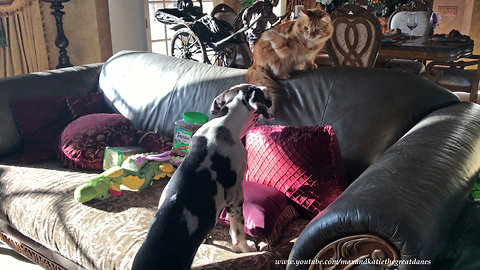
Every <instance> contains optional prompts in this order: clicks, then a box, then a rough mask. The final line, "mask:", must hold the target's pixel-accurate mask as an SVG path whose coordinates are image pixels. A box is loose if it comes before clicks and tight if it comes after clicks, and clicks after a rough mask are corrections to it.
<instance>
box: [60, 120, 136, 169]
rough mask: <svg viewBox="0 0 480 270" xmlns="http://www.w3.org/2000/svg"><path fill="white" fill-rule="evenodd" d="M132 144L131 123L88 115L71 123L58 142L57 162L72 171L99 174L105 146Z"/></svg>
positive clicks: (133, 136) (133, 139)
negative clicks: (97, 172) (59, 161)
mask: <svg viewBox="0 0 480 270" xmlns="http://www.w3.org/2000/svg"><path fill="white" fill-rule="evenodd" d="M134 142H135V129H134V128H133V125H132V122H130V120H128V119H127V118H125V117H123V116H122V115H121V114H108V113H96V114H89V115H85V116H82V117H80V118H78V119H77V120H74V121H72V122H71V123H70V124H69V125H68V126H67V127H66V128H65V129H64V130H63V132H62V134H61V136H60V139H59V158H60V160H61V161H63V163H64V165H65V166H68V167H71V168H74V169H90V170H101V169H102V164H103V154H104V152H105V148H106V147H107V146H130V145H132V144H133V143H134Z"/></svg>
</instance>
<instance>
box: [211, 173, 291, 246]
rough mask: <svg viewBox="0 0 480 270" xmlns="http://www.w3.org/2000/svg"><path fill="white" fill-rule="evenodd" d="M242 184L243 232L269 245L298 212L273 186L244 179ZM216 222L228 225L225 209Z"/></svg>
mask: <svg viewBox="0 0 480 270" xmlns="http://www.w3.org/2000/svg"><path fill="white" fill-rule="evenodd" d="M242 185H243V194H244V201H243V216H244V219H245V232H246V233H247V234H248V235H251V236H254V237H258V238H263V239H265V240H266V241H267V244H268V245H270V246H271V245H273V244H274V243H275V242H276V241H277V240H278V238H279V237H280V236H281V235H282V232H283V230H284V229H285V227H286V226H287V225H288V223H289V222H290V221H291V220H292V219H293V218H294V217H296V216H297V215H298V212H297V211H296V210H295V207H293V206H292V205H290V203H289V201H288V198H287V197H285V195H284V194H282V193H281V192H279V191H278V190H276V189H274V188H271V187H267V186H265V185H261V184H257V183H252V182H246V181H243V183H242ZM217 224H219V225H225V226H229V225H230V220H229V219H228V214H227V211H226V210H225V209H223V211H222V213H221V214H220V218H219V219H218V221H217Z"/></svg>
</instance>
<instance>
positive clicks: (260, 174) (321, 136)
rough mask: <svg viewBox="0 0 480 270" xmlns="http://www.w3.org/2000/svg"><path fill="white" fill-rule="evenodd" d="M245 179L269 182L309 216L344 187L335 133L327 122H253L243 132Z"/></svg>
mask: <svg viewBox="0 0 480 270" xmlns="http://www.w3.org/2000/svg"><path fill="white" fill-rule="evenodd" d="M246 149H247V153H248V161H247V172H246V173H245V180H246V181H250V182H256V183H260V184H264V185H267V186H271V187H274V188H276V189H277V190H279V191H281V192H282V193H284V194H285V195H286V196H287V197H288V198H290V199H291V200H292V201H293V202H295V203H296V204H297V205H298V206H300V210H303V211H302V213H304V214H305V215H306V216H307V217H309V218H313V217H314V216H315V215H317V214H318V213H319V212H320V211H321V210H323V209H324V208H325V207H327V206H328V205H329V204H330V203H331V202H332V201H334V200H335V199H336V198H337V197H338V196H339V195H340V194H341V193H342V192H343V190H344V189H345V187H346V180H345V172H344V168H343V164H342V161H341V156H340V149H339V146H338V142H337V138H336V136H335V133H334V132H333V131H332V129H331V127H330V126H325V127H324V128H322V127H319V126H315V127H287V126H255V127H254V128H252V129H251V130H250V131H249V132H248V134H247V136H246Z"/></svg>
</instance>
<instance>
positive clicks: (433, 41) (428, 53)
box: [378, 36, 474, 62]
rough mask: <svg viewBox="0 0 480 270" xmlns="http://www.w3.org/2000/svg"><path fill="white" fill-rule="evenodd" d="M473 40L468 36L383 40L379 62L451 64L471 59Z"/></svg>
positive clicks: (404, 37)
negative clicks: (451, 62) (410, 61)
mask: <svg viewBox="0 0 480 270" xmlns="http://www.w3.org/2000/svg"><path fill="white" fill-rule="evenodd" d="M473 45H474V44H473V40H471V39H470V38H469V37H467V36H462V37H459V38H449V37H441V36H440V37H431V38H429V37H412V38H410V37H408V36H403V37H401V38H392V37H388V36H385V37H384V38H383V39H382V42H381V45H380V50H379V52H378V59H379V60H389V59H410V60H421V61H436V62H450V61H456V60H458V59H460V58H463V57H469V56H471V55H472V52H473Z"/></svg>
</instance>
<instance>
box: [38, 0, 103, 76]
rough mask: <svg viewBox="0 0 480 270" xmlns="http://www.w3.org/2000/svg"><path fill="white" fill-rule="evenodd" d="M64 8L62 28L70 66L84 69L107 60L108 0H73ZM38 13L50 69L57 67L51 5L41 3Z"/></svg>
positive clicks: (54, 26) (55, 32)
mask: <svg viewBox="0 0 480 270" xmlns="http://www.w3.org/2000/svg"><path fill="white" fill-rule="evenodd" d="M63 6H64V7H65V8H64V9H63V11H64V12H65V15H64V16H63V28H64V32H65V35H66V36H67V39H68V41H69V46H68V47H67V54H68V56H69V57H70V63H72V64H73V65H83V64H89V63H98V62H103V61H105V60H106V59H108V57H110V56H111V55H112V45H111V37H110V22H109V16H108V3H107V0H81V1H78V0H76V1H70V2H66V3H64V4H63ZM41 10H42V19H43V24H44V29H45V42H46V43H47V52H48V62H49V67H50V68H51V69H53V68H55V66H56V65H57V64H58V51H59V49H58V48H57V47H56V46H55V38H56V36H57V28H56V25H55V19H54V17H53V16H52V15H51V14H50V12H51V11H52V10H51V9H50V4H49V3H45V2H41Z"/></svg>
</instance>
